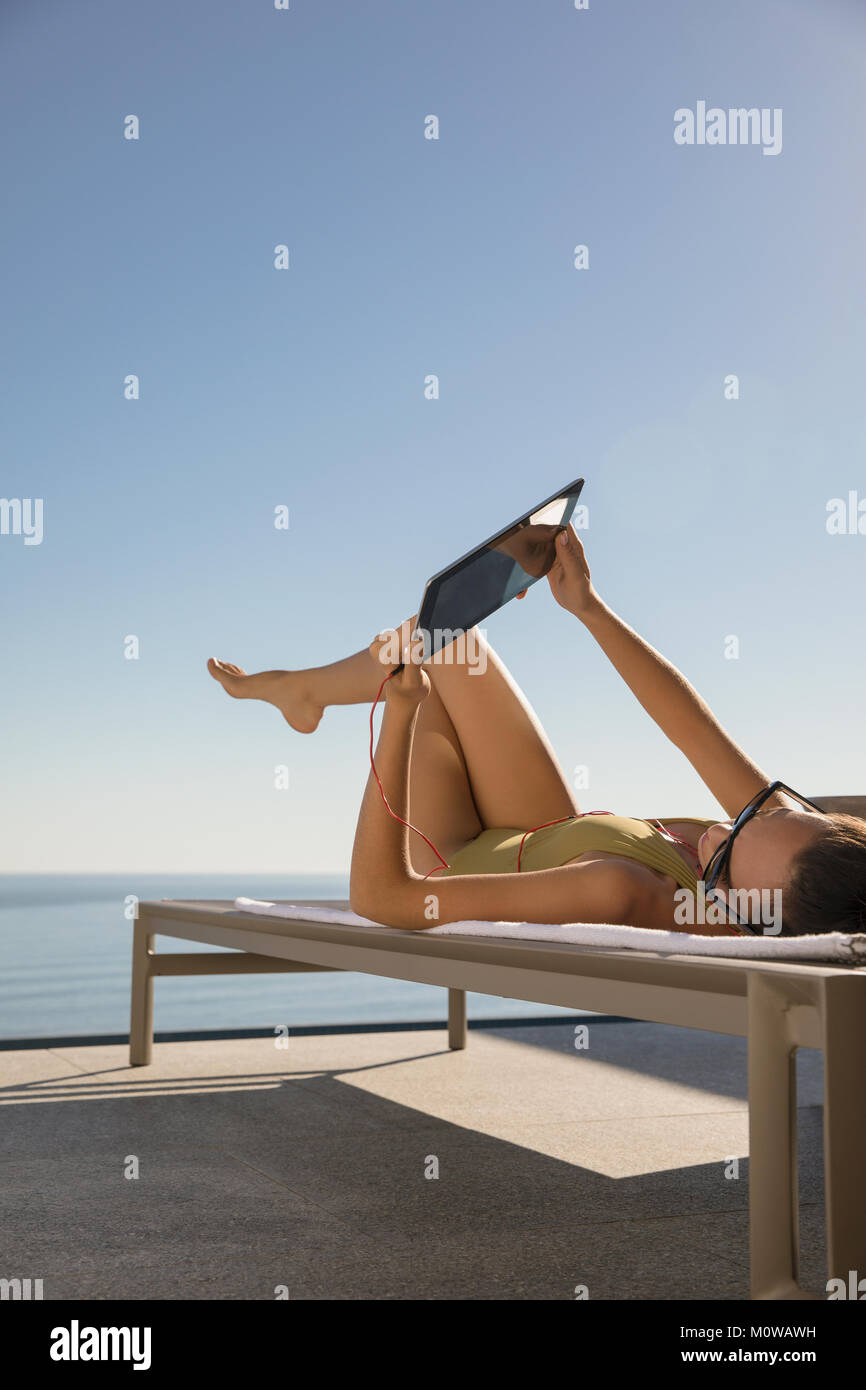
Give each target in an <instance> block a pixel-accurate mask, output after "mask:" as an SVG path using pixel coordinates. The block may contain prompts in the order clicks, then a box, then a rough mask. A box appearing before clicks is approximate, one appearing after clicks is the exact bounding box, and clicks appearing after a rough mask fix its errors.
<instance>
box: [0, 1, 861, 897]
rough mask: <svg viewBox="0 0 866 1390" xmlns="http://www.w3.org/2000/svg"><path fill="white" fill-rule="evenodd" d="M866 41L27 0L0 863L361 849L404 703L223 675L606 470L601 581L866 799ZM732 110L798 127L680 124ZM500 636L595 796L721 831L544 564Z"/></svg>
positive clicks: (713, 15)
mask: <svg viewBox="0 0 866 1390" xmlns="http://www.w3.org/2000/svg"><path fill="white" fill-rule="evenodd" d="M864 39H866V13H864V11H863V10H862V8H860V7H859V6H858V5H855V4H853V3H851V4H848V3H843V0H824V3H822V4H821V5H820V6H819V5H817V4H816V3H811V4H805V3H798V0H787V3H770V2H769V0H734V2H733V3H730V4H728V5H726V6H724V7H721V6H710V5H700V6H695V5H694V3H693V2H692V0H667V3H663V4H659V5H646V4H645V3H642V0H629V2H626V3H620V4H612V3H602V0H591V4H590V9H589V10H588V11H586V12H577V11H575V10H574V9H573V7H572V6H571V5H570V4H568V3H566V0H559V3H549V2H548V0H544V2H543V3H533V4H530V3H528V0H527V2H526V3H514V2H513V0H504V2H502V0H500V2H498V3H493V0H479V3H473V4H469V5H467V4H465V3H458V0H445V3H439V4H437V5H435V6H428V5H421V4H418V3H410V2H408V0H399V3H398V2H397V0H395V2H394V3H385V2H384V0H370V3H367V4H357V3H343V2H342V0H333V3H329V4H327V5H325V4H318V5H314V4H311V3H298V0H293V3H292V6H291V8H290V9H289V10H288V11H287V12H279V11H275V10H274V9H273V8H271V7H269V6H268V4H266V3H264V2H262V3H258V4H249V3H247V4H241V3H226V0H219V3H213V2H212V0H210V2H209V3H203V0H191V2H189V0H188V3H185V4H184V5H183V6H174V5H172V4H169V3H166V0H158V2H157V3H150V4H148V5H146V6H131V5H119V4H117V3H116V0H111V3H108V2H107V0H106V2H105V3H102V2H101V0H91V3H90V4H88V5H86V6H71V7H70V6H67V5H63V4H59V3H54V4H48V5H39V6H34V5H31V4H25V3H12V2H10V3H7V4H6V5H5V6H4V8H3V12H2V17H0V70H2V82H0V105H2V108H3V112H2V114H3V123H4V127H5V129H6V130H7V132H9V134H8V136H7V140H6V142H5V148H4V151H3V154H2V164H3V168H2V177H3V184H4V189H5V192H6V200H5V201H6V212H5V216H4V226H3V233H2V236H3V258H2V267H3V269H2V274H3V279H4V285H3V301H4V314H3V325H2V328H0V352H2V374H3V379H4V385H5V387H6V402H5V409H4V411H3V419H2V426H0V428H2V432H3V446H4V447H3V474H2V486H0V493H2V495H3V496H5V497H7V498H16V497H18V498H27V497H41V498H43V499H44V538H43V541H42V544H41V545H38V546H24V544H23V538H22V537H21V536H15V535H3V536H0V575H2V580H0V582H2V592H3V596H4V605H3V609H4V624H3V627H4V657H5V660H4V677H3V681H2V684H0V715H2V728H3V742H2V757H0V775H2V782H3V788H4V796H3V806H2V812H0V855H2V859H0V868H2V869H3V870H6V871H14V870H20V871H38V870H58V871H59V870H67V871H71V870H82V871H99V870H106V871H109V870H114V871H122V870H126V869H130V870H138V871H141V872H144V871H148V870H152V871H184V870H190V871H193V870H202V871H203V870H216V869H221V870H230V869H232V868H236V869H237V871H238V875H239V881H238V888H239V891H243V882H242V877H243V874H244V873H245V872H253V871H255V870H262V871H276V870H283V871H287V872H291V871H293V870H304V871H308V870H313V869H322V870H326V869H338V870H342V869H345V868H346V867H347V865H348V860H349V854H350V850H351V842H352V835H353V830H354V823H355V817H356V815H357V809H358V805H359V802H360V796H361V792H362V788H363V783H364V778H365V775H366V766H367V763H366V719H367V711H366V709H364V708H354V709H345V708H343V709H338V710H335V711H332V712H330V713H329V714H328V715H326V717H325V719H324V721H323V723H322V725H321V727H320V730H319V732H318V733H317V734H316V735H315V736H314V737H312V738H303V737H301V736H298V735H296V734H293V732H292V731H291V730H290V729H289V728H288V726H286V725H284V724H283V723H282V721H281V719H280V717H279V715H278V714H277V713H276V712H274V711H273V710H271V709H269V708H266V707H264V706H258V705H253V704H251V703H247V704H236V703H233V702H230V701H229V700H227V699H226V698H225V697H224V696H223V695H222V693H221V692H220V691H219V690H218V689H217V687H216V686H215V685H214V684H213V682H212V681H211V680H210V678H209V677H208V676H207V674H206V672H205V667H204V663H205V659H206V658H207V657H208V656H209V655H211V654H213V655H218V656H222V657H225V658H227V659H229V660H233V661H236V662H238V663H239V664H241V665H243V666H245V667H246V668H247V669H248V670H258V669H261V668H263V667H275V666H277V667H278V666H299V665H309V664H314V663H319V662H323V661H327V660H329V659H332V658H334V657H336V656H339V655H343V654H345V653H346V652H348V651H351V650H355V649H357V648H358V647H359V646H361V645H363V644H366V643H367V642H368V641H369V640H370V639H371V638H372V636H373V634H374V633H375V632H377V631H378V630H379V629H380V628H381V627H382V626H384V625H387V624H390V623H395V622H397V621H399V619H400V618H402V617H404V616H406V615H407V614H409V613H411V612H412V611H413V610H414V608H415V606H416V604H417V601H418V598H419V596H420V593H421V590H422V587H423V583H424V581H425V580H426V578H427V577H428V576H429V575H430V574H431V573H433V572H434V571H436V570H438V569H440V568H442V566H443V565H445V564H447V563H448V562H449V561H450V560H451V559H452V558H455V557H456V556H457V555H459V554H462V553H463V552H464V551H465V550H466V549H468V548H469V547H470V546H471V545H472V544H473V543H475V542H476V541H478V540H481V539H483V538H484V537H485V536H486V535H488V534H489V533H490V532H491V531H493V530H495V529H497V528H498V527H499V526H501V525H503V524H504V523H506V522H507V521H508V520H510V519H511V518H512V517H513V516H514V515H515V514H517V513H518V512H521V511H523V510H525V509H526V508H528V507H529V506H531V505H532V504H533V503H535V502H536V501H537V500H538V499H539V498H540V497H542V496H546V495H547V494H548V493H550V492H552V491H553V490H554V489H555V488H556V487H557V486H559V485H560V484H561V483H563V482H565V481H566V480H568V479H570V478H572V477H574V476H576V475H580V474H582V475H584V476H585V477H586V480H587V482H586V489H585V492H584V499H583V500H584V501H585V502H586V503H587V505H588V506H589V510H590V527H589V530H588V532H587V533H586V535H585V541H586V545H587V551H588V555H589V559H590V563H591V565H592V569H593V575H594V578H595V581H596V584H597V587H598V588H599V589H600V591H601V593H602V594H603V595H604V597H605V598H606V599H607V600H608V601H609V602H610V603H611V604H612V605H613V606H614V607H615V608H616V609H617V610H618V611H619V612H620V613H621V614H622V615H623V616H624V617H625V618H626V619H627V621H629V622H631V623H632V624H633V625H634V626H636V627H637V629H638V630H639V631H640V632H641V633H643V635H644V636H646V637H647V638H648V639H649V640H650V641H651V642H653V643H654V644H655V645H656V646H658V647H659V648H660V649H661V650H662V651H663V652H664V653H665V654H666V655H667V656H669V657H670V658H671V659H672V660H673V661H674V662H675V663H677V664H678V665H679V666H680V667H681V668H682V669H683V670H684V671H685V672H686V674H687V675H688V676H689V677H690V679H692V680H693V681H694V682H695V684H696V685H697V686H698V688H699V690H700V691H701V693H702V694H704V695H705V696H706V698H707V699H708V700H709V701H710V703H711V704H712V705H713V707H714V708H715V709H716V711H717V713H718V715H719V717H720V718H721V719H722V721H723V722H724V723H725V724H726V725H727V726H728V727H729V728H730V730H731V732H732V733H734V735H735V736H736V737H737V738H738V739H739V740H740V741H741V742H742V744H743V745H744V747H745V748H746V749H747V751H748V752H749V753H750V754H751V755H752V756H753V757H754V758H756V759H757V760H758V762H759V763H761V764H762V765H763V766H764V767H765V768H766V769H767V770H768V771H770V772H771V773H772V774H774V775H777V776H781V777H783V778H784V779H785V780H787V781H789V782H791V783H793V785H795V786H798V787H800V788H801V789H802V790H803V791H804V792H806V793H807V794H808V793H820V792H824V793H827V792H836V793H844V792H863V791H864V790H866V785H864V784H866V770H864V765H863V763H864V760H863V754H862V741H861V738H860V732H861V727H862V713H861V711H862V694H861V692H862V689H863V683H864V676H866V658H864V643H863V638H862V633H863V614H862V594H863V573H864V560H866V535H859V534H858V535H844V536H831V535H828V533H827V530H826V524H825V523H826V506H827V502H828V501H829V500H830V499H831V498H833V497H847V495H848V492H849V491H850V490H852V489H853V490H855V491H858V495H859V497H861V498H864V499H866V467H864V461H863V460H864V425H863V411H862V400H863V395H864V387H863V383H864V379H866V354H864V346H863V331H862V325H863V318H864V300H866V293H864V290H866V285H864V261H863V253H862V248H863V245H864V240H866V237H864V231H866V227H864V220H866V219H864V213H866V194H864V185H863V179H862V169H863V149H864V134H866V131H864V126H866V117H864V110H863V104H862V91H863V85H864V77H866V71H864V69H866V44H864ZM699 100H706V101H707V103H708V104H709V105H711V106H712V105H716V106H719V107H721V108H723V109H726V108H729V107H739V106H756V107H758V108H764V107H767V108H781V109H782V111H783V148H782V152H781V153H780V154H779V155H778V156H775V157H773V156H769V157H768V156H764V155H763V154H762V151H761V149H760V148H759V147H754V146H734V145H729V146H720V147H708V146H703V147H699V146H691V147H683V146H678V145H676V144H675V143H674V140H673V129H674V112H675V111H676V110H677V109H678V108H681V107H691V108H694V107H695V106H696V103H697V102H698V101H699ZM129 114H135V115H137V116H138V117H139V119H140V123H141V135H140V139H139V140H138V141H127V140H125V139H124V138H123V122H124V118H125V117H126V116H127V115H129ZM429 114H435V115H437V116H438V118H439V122H440V138H439V139H438V141H432V140H426V139H425V138H424V120H425V117H426V116H428V115H429ZM280 243H285V244H286V245H288V246H289V248H290V259H291V267H290V269H289V270H288V271H285V272H280V271H277V270H275V269H274V267H273V248H274V247H275V246H276V245H277V244H280ZM578 243H581V244H586V245H587V246H588V247H589V251H590V266H589V269H588V270H585V271H576V270H575V269H574V268H573V266H572V249H573V247H574V246H575V245H576V244H578ZM129 373H135V374H137V375H138V376H139V378H140V383H141V398H140V399H139V400H137V401H128V400H125V399H124V394H123V386H124V379H125V377H126V376H127V375H128V374H129ZM430 373H435V374H437V375H438V377H439V379H440V398H439V399H438V400H436V401H429V400H426V399H425V397H424V379H425V377H426V376H427V375H428V374H430ZM729 373H736V374H737V375H738V377H739V381H740V399H739V400H736V401H730V400H726V399H725V397H724V378H725V376H726V375H727V374H729ZM278 504H285V505H287V506H288V507H289V509H290V516H291V525H290V528H289V530H288V531H287V532H284V531H277V530H275V529H274V527H273V523H272V516H273V508H274V507H275V506H276V505H278ZM487 630H488V634H489V637H490V640H491V641H492V642H493V644H494V645H495V646H496V647H497V648H498V650H500V652H501V653H502V655H503V656H504V657H505V659H506V660H507V661H508V662H509V664H510V665H511V667H512V669H513V670H514V672H515V675H516V676H517V678H518V680H519V681H520V682H521V684H522V685H523V686H524V688H525V690H526V692H527V694H528V695H529V697H530V699H531V700H532V702H533V704H534V705H535V708H536V710H537V711H538V713H539V715H540V717H541V718H542V720H543V722H544V724H545V726H546V727H547V729H548V731H549V733H550V735H551V737H552V740H553V742H554V745H555V747H556V749H557V752H558V753H559V756H560V758H561V760H562V762H563V765H564V766H565V768H566V769H567V770H568V771H569V772H570V771H571V769H573V768H574V766H575V765H577V764H585V765H586V766H587V767H588V768H589V775H590V785H589V788H588V790H587V791H586V792H584V793H582V797H583V804H584V805H585V806H586V807H587V808H595V809H614V810H617V811H619V812H621V813H623V814H635V815H654V814H661V815H664V814H694V815H713V814H715V813H716V806H715V803H714V801H713V799H712V797H711V796H710V795H709V793H708V792H707V791H706V790H705V789H704V788H703V786H702V784H701V783H700V782H699V780H698V778H697V777H696V775H695V774H694V773H693V772H692V770H691V769H690V767H689V766H688V764H686V763H685V762H684V760H683V759H682V758H681V756H680V755H679V754H678V753H677V752H676V750H675V749H674V748H673V747H672V746H670V745H669V744H668V743H667V742H666V740H665V739H664V738H663V736H662V735H661V734H660V733H659V732H658V731H657V730H656V729H655V728H654V726H653V725H652V724H651V723H650V721H649V720H648V719H647V717H646V716H645V715H644V714H643V712H642V711H641V710H640V708H639V707H638V706H637V705H636V704H635V702H634V700H633V697H632V696H631V695H630V693H629V692H628V690H627V689H626V688H625V687H624V686H623V685H622V683H621V682H620V680H619V678H618V677H617V676H616V674H615V673H614V672H613V671H612V670H611V669H610V668H609V667H608V666H607V664H606V661H605V659H604V657H603V656H602V655H601V654H600V653H599V652H598V650H597V649H596V648H594V646H593V644H592V642H591V640H590V639H589V638H588V637H587V636H586V634H585V633H584V632H583V630H582V629H581V628H580V626H579V624H578V623H577V622H576V621H574V620H572V619H571V618H569V617H568V616H567V615H566V614H564V613H563V612H562V610H560V609H559V608H558V607H557V606H556V605H555V604H554V602H553V600H552V598H551V597H550V595H549V593H548V591H547V587H546V585H539V586H536V588H535V589H534V590H533V591H532V593H531V595H530V596H529V598H528V599H527V600H526V601H525V602H524V603H523V604H512V605H510V607H509V608H508V609H506V610H505V611H503V612H502V613H500V614H498V615H496V616H495V617H494V618H492V619H491V620H490V621H489V623H488V624H487ZM128 634H135V635H136V636H137V637H138V638H139V641H140V658H139V660H137V661H127V660H125V659H124V654H123V642H124V638H125V637H126V636H127V635H128ZM730 634H734V635H736V636H737V637H738V638H739V642H740V657H739V659H738V660H727V659H726V658H725V655H724V650H725V638H726V637H727V636H728V635H730ZM275 764H285V765H287V766H288V768H289V782H290V785H289V789H288V791H276V790H275V789H274V787H273V770H274V766H275Z"/></svg>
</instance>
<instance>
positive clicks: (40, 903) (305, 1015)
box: [0, 874, 576, 1046]
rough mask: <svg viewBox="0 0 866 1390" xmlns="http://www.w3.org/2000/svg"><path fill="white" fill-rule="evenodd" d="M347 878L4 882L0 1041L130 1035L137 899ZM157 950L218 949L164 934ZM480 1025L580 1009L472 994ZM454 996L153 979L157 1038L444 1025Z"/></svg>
mask: <svg viewBox="0 0 866 1390" xmlns="http://www.w3.org/2000/svg"><path fill="white" fill-rule="evenodd" d="M348 891H349V885H348V879H347V878H346V877H344V876H341V875H336V874H335V875H326V874H313V875H302V874H292V875H279V874H272V875H264V874H253V875H249V876H246V877H245V876H243V875H238V874H232V875H220V874H206V875H202V874H122V875H121V874H0V1046H2V1042H3V1040H8V1041H11V1040H16V1039H27V1038H31V1039H32V1038H55V1039H57V1038H60V1039H66V1038H77V1037H82V1038H84V1037H87V1036H92V1035H105V1034H112V1035H113V1034H128V1032H129V984H130V968H131V959H132V927H133V923H132V921H130V920H128V919H127V916H126V913H127V911H128V907H127V903H128V900H129V898H130V896H131V895H134V896H135V897H137V898H138V899H139V900H140V901H147V900H151V901H152V900H153V899H157V898H228V899H234V898H236V897H240V896H243V897H247V898H264V899H266V900H269V901H273V900H277V899H282V900H286V901H289V902H291V901H297V900H303V899H305V898H338V899H344V898H347V897H348ZM156 949H157V950H158V951H185V952H191V951H212V950H214V949H215V948H214V947H212V946H205V945H202V944H199V943H197V942H194V941H182V940H180V939H179V938H176V937H159V936H158V937H157V940H156ZM467 1005H468V1013H469V1017H470V1018H474V1019H494V1018H496V1019H499V1018H501V1019H506V1018H529V1017H531V1018H541V1017H547V1016H555V1015H559V1016H562V1017H568V1016H570V1015H573V1014H574V1013H575V1012H576V1011H575V1010H568V1009H559V1008H553V1007H548V1006H545V1005H543V1004H532V1003H524V1002H523V1001H521V1000H515V999H501V998H499V997H496V996H491V995H484V994H469V995H468V997H467ZM446 1015H447V997H446V991H445V990H444V989H441V988H439V987H437V986H432V985H419V984H412V983H410V982H408V981H402V980H386V979H381V978H378V977H377V976H375V975H358V974H347V973H346V974H344V973H342V972H340V973H333V974H321V975H320V974H300V975H282V974H276V975H216V976H208V975H196V976H182V977H177V978H165V977H160V978H158V979H156V980H155V981H154V1028H155V1030H156V1031H157V1032H171V1033H174V1032H186V1031H188V1032H197V1031H201V1032H207V1031H217V1030H222V1029H234V1028H263V1029H271V1028H278V1027H286V1026H287V1027H289V1028H291V1027H293V1026H294V1027H302V1026H315V1025H320V1026H328V1025H347V1024H362V1025H370V1024H375V1023H416V1022H444V1020H445V1018H446Z"/></svg>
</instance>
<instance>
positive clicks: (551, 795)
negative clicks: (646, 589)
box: [208, 618, 578, 872]
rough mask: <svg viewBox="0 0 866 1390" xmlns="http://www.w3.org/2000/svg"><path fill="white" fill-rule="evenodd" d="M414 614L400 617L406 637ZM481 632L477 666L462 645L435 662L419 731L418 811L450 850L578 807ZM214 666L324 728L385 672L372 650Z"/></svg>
mask: <svg viewBox="0 0 866 1390" xmlns="http://www.w3.org/2000/svg"><path fill="white" fill-rule="evenodd" d="M414 622H415V620H414V619H413V618H410V619H407V620H406V622H405V623H403V624H402V625H401V629H400V632H401V640H402V641H407V640H408V639H409V635H410V634H411V632H412V630H413V628H414ZM476 638H477V640H475V641H474V645H473V642H472V641H470V642H469V643H468V644H467V645H468V650H469V652H470V654H471V655H472V657H473V665H472V666H471V667H470V665H469V664H468V663H467V662H465V661H455V660H454V657H455V654H457V653H459V651H460V650H461V648H462V644H461V643H458V644H455V647H454V648H452V649H445V650H444V651H442V652H439V653H438V654H437V655H436V656H435V657H434V658H433V660H432V661H431V662H430V663H428V665H427V667H426V669H427V671H428V673H429V675H430V680H431V685H432V691H431V694H430V696H429V697H428V699H427V700H425V701H424V703H423V705H422V706H421V712H420V714H419V719H418V725H417V727H416V733H415V743H414V748H413V756H412V780H411V785H410V800H411V809H410V817H409V818H410V819H411V820H412V822H413V824H415V825H417V826H418V827H419V829H421V830H423V831H424V833H425V834H426V835H428V836H429V838H430V839H431V840H433V842H434V844H436V845H437V846H438V848H439V849H440V850H441V852H442V853H443V855H445V857H446V858H447V857H449V856H450V855H451V854H452V853H453V852H454V851H455V849H457V848H458V847H459V846H460V845H462V844H465V843H466V841H467V840H470V839H473V838H474V836H475V835H477V834H478V833H479V832H480V830H482V829H484V828H487V827H494V826H515V827H518V828H522V829H526V828H528V827H530V826H533V825H539V824H541V823H542V822H544V821H548V820H555V819H557V818H559V817H560V816H568V815H573V814H574V813H575V812H576V811H577V810H578V806H577V802H576V800H575V798H574V796H573V794H572V791H571V789H570V787H569V785H568V782H567V781H566V778H565V776H564V774H563V772H562V769H561V768H560V766H559V764H558V762H557V760H556V756H555V754H554V752H553V749H552V748H551V746H550V743H549V741H548V739H547V736H546V735H545V733H544V730H543V729H542V727H541V725H540V723H539V721H538V719H537V718H536V716H535V714H534V712H533V710H532V708H531V706H530V705H529V703H528V701H527V700H526V699H525V697H524V695H523V693H522V691H521V690H520V688H519V686H518V685H517V684H516V682H515V681H514V679H513V678H512V676H511V675H510V673H509V672H508V670H507V668H506V667H505V665H504V664H503V663H502V662H501V661H500V660H499V658H498V657H497V655H496V653H495V652H494V651H493V650H492V648H491V647H490V646H489V645H488V644H487V643H486V642H485V641H484V639H483V638H482V637H481V635H480V633H477V632H476V630H473V633H472V639H473V640H474V639H476ZM208 666H209V669H210V671H211V674H212V675H213V676H214V678H215V679H216V680H218V681H219V682H220V684H221V685H223V686H224V688H225V689H226V690H227V691H228V693H229V694H230V695H234V696H235V697H236V698H240V699H258V700H266V701H268V702H269V703H271V704H273V705H275V707H276V708H277V709H279V710H280V711H281V712H282V714H283V715H284V717H285V718H286V719H287V720H288V722H289V723H290V724H291V725H292V727H293V728H296V729H300V730H301V731H302V732H311V731H312V730H313V729H315V727H316V726H317V724H318V722H319V720H320V719H321V717H322V713H323V711H324V709H325V707H326V706H327V705H330V704H368V703H369V704H372V702H373V700H374V699H375V697H376V692H377V690H378V689H379V686H380V684H381V681H382V678H383V675H384V671H383V670H382V668H380V667H377V665H376V663H375V662H374V661H373V660H372V658H371V656H370V653H369V652H368V651H367V650H366V649H365V650H364V651H360V652H356V653H354V654H353V655H352V656H349V657H346V658H344V659H343V660H342V661H336V662H334V663H333V664H332V665H330V666H320V667H314V668H311V669H310V670H306V671H265V672H261V673H259V674H258V675H254V676H247V675H245V674H244V672H243V671H241V669H240V667H237V666H230V665H229V664H228V663H215V662H213V661H211V662H209V663H208ZM386 791H387V788H386ZM437 837H438V838H437ZM412 840H413V863H414V864H415V867H416V869H417V871H418V872H426V870H427V868H432V867H433V865H434V864H435V863H437V862H438V861H437V860H436V859H435V857H434V856H433V855H432V854H431V852H430V851H429V850H428V849H427V847H426V845H424V843H423V841H422V840H421V839H420V837H417V836H413V837H412ZM428 858H429V862H427V859H428Z"/></svg>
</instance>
